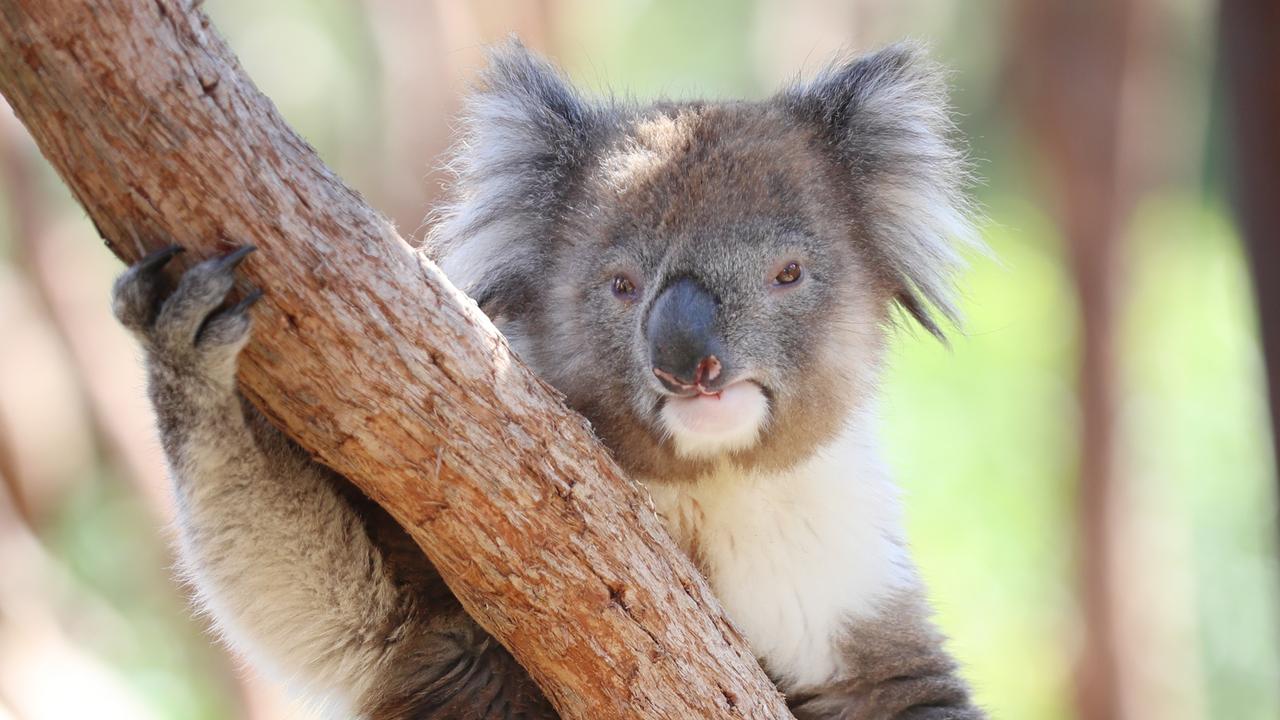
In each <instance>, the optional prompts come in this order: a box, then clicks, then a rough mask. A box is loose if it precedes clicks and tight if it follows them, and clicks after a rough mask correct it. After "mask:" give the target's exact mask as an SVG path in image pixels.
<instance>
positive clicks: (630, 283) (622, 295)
mask: <svg viewBox="0 0 1280 720" xmlns="http://www.w3.org/2000/svg"><path fill="white" fill-rule="evenodd" d="M638 294H639V291H638V290H637V289H636V283H635V281H634V280H632V279H631V278H629V277H627V276H626V275H614V276H613V296H614V297H616V298H618V299H619V300H627V301H631V300H635V299H636V296H637V295H638Z"/></svg>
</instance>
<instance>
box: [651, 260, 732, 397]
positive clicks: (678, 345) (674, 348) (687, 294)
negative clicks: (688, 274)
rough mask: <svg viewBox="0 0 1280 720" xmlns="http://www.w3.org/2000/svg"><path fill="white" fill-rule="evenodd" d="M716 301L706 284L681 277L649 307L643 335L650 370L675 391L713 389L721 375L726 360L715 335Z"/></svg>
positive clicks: (718, 339) (723, 373)
mask: <svg viewBox="0 0 1280 720" xmlns="http://www.w3.org/2000/svg"><path fill="white" fill-rule="evenodd" d="M717 305H718V303H717V302H716V299H715V297H714V296H712V294H711V293H710V292H708V291H707V290H706V288H704V287H702V286H701V285H699V284H698V283H697V282H695V281H694V280H692V279H690V278H681V279H679V280H676V281H675V282H674V283H672V284H671V285H669V286H667V289H666V290H663V291H662V294H661V295H659V296H658V299H657V300H655V301H654V302H653V306H652V307H651V308H649V317H648V318H647V320H646V324H645V335H646V337H647V339H648V341H649V361H650V363H651V364H652V365H653V374H654V375H656V376H657V377H658V379H659V380H661V381H662V383H663V385H665V386H666V387H667V389H669V390H671V391H673V392H679V393H688V392H691V391H697V389H698V388H699V387H701V389H703V390H712V389H714V388H716V387H718V386H719V384H720V382H719V381H720V380H721V379H722V378H724V376H725V372H724V366H723V364H722V363H724V361H725V357H724V352H723V348H722V346H721V342H720V338H719V336H718V335H717V334H716V309H717Z"/></svg>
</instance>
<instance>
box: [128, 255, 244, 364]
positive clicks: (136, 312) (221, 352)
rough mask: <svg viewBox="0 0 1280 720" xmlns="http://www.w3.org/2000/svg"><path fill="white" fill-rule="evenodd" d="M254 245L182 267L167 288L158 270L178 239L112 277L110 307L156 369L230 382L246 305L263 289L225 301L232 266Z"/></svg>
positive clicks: (231, 281) (169, 257) (241, 339)
mask: <svg viewBox="0 0 1280 720" xmlns="http://www.w3.org/2000/svg"><path fill="white" fill-rule="evenodd" d="M253 250H254V247H253V246H252V245H246V246H244V247H241V248H239V249H238V250H234V251H232V252H230V253H228V254H226V255H223V256H221V257H216V258H213V259H210V260H205V261H204V262H202V263H200V264H199V265H196V266H195V267H192V268H191V269H189V270H187V271H186V272H185V273H183V275H182V278H181V280H179V281H178V285H177V287H176V288H174V289H173V291H172V292H171V293H167V291H168V289H169V285H168V283H166V280H165V277H164V275H163V273H162V272H161V270H163V268H164V266H165V265H167V264H168V263H169V261H170V260H172V259H173V257H174V256H175V255H177V254H178V253H181V252H182V248H181V247H178V246H176V245H173V246H170V247H167V248H165V249H163V250H158V251H156V252H154V253H152V254H150V255H148V256H147V257H145V258H143V259H142V260H140V261H139V262H138V263H137V264H136V265H134V266H133V267H131V268H129V269H128V270H127V271H125V273H124V274H123V275H121V276H120V278H119V279H117V280H116V283H115V286H114V288H113V289H112V303H111V306H112V309H113V310H114V311H115V315H116V318H118V319H119V320H120V322H121V324H123V325H124V326H125V327H126V328H128V329H129V330H130V331H132V332H133V333H134V334H135V335H136V336H138V338H139V339H140V340H141V341H142V343H143V345H144V347H145V348H146V350H147V354H148V357H149V360H150V361H151V362H152V364H153V368H154V369H157V370H164V371H167V372H168V373H172V374H177V375H179V376H190V375H195V376H198V377H201V378H202V379H205V380H208V381H213V382H215V383H217V384H220V385H226V386H228V387H230V386H233V383H234V379H235V363H236V356H237V355H238V354H239V353H240V350H241V349H242V348H243V347H244V345H245V343H246V342H248V340H249V330H250V327H251V321H250V318H249V308H250V307H251V306H252V305H253V303H254V302H256V301H257V300H258V298H260V297H262V291H261V290H254V291H252V292H251V293H249V294H248V295H246V296H245V298H244V299H243V300H241V301H240V302H238V303H236V304H235V305H232V306H230V307H224V301H225V300H226V297H227V293H229V292H230V291H231V288H232V287H233V286H234V285H235V270H236V267H237V266H238V265H239V264H240V263H241V262H242V261H243V260H244V259H245V257H246V256H248V254H249V253H251V252H253ZM166 293H167V296H166Z"/></svg>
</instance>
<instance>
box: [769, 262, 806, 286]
mask: <svg viewBox="0 0 1280 720" xmlns="http://www.w3.org/2000/svg"><path fill="white" fill-rule="evenodd" d="M803 274H804V271H803V270H802V269H801V268H800V263H798V262H789V263H787V264H786V265H785V266H783V268H782V270H781V271H780V272H779V273H778V275H777V276H776V277H774V278H773V284H774V285H790V284H791V283H793V282H795V281H797V280H799V279H800V276H801V275H803Z"/></svg>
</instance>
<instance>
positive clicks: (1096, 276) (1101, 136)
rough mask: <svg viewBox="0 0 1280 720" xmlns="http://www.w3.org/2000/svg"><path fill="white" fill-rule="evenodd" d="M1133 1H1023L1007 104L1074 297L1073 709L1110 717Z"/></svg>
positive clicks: (1121, 710) (1116, 667)
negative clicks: (1038, 162) (1040, 176)
mask: <svg viewBox="0 0 1280 720" xmlns="http://www.w3.org/2000/svg"><path fill="white" fill-rule="evenodd" d="M1141 3H1142V0H1088V1H1086V2H1080V1H1078V0H1023V2H1021V3H1019V4H1017V5H1015V6H1014V8H1015V24H1014V28H1013V33H1012V37H1013V38H1014V43H1015V48H1014V52H1013V53H1012V54H1011V56H1010V57H1011V58H1012V62H1013V63H1014V65H1015V67H1014V81H1015V92H1016V100H1017V102H1018V109H1019V111H1020V114H1021V115H1022V118H1021V119H1022V121H1023V122H1024V124H1025V126H1026V130H1027V132H1028V133H1029V135H1030V137H1031V138H1032V139H1033V140H1034V141H1035V143H1036V146H1037V150H1038V151H1039V152H1040V154H1041V159H1042V160H1043V163H1044V172H1045V176H1046V180H1047V182H1048V186H1049V187H1048V197H1049V199H1050V200H1051V204H1052V207H1051V210H1052V211H1053V212H1054V214H1055V215H1056V219H1057V222H1058V227H1059V230H1060V232H1061V233H1062V238H1063V241H1064V243H1065V245H1066V257H1067V260H1068V268H1069V269H1070V272H1071V280H1072V284H1073V286H1074V290H1075V296H1076V300H1077V302H1078V304H1079V317H1080V341H1079V342H1080V355H1079V370H1078V373H1079V375H1078V380H1077V385H1076V393H1077V399H1078V403H1079V408H1080V451H1079V453H1080V454H1079V458H1080V467H1079V479H1078V490H1077V500H1076V502H1077V507H1076V513H1077V529H1078V573H1079V602H1080V613H1081V620H1082V628H1081V632H1082V637H1081V647H1080V654H1079V657H1078V658H1077V663H1076V687H1075V701H1076V713H1077V715H1078V716H1079V717H1080V718H1081V720H1120V719H1122V718H1126V717H1128V716H1127V715H1126V707H1128V706H1131V705H1132V703H1127V702H1126V689H1127V688H1126V683H1125V672H1124V670H1125V668H1124V667H1123V663H1122V659H1123V655H1124V653H1123V652H1122V650H1123V648H1121V647H1120V643H1121V637H1120V634H1119V624H1120V617H1119V615H1120V613H1119V599H1120V595H1121V588H1120V586H1119V585H1118V584H1117V577H1116V571H1115V566H1116V563H1117V560H1116V550H1117V548H1118V547H1119V545H1120V543H1121V542H1122V540H1121V537H1122V532H1123V530H1122V528H1121V527H1119V525H1118V523H1117V518H1116V517H1115V512H1116V511H1115V507H1116V499H1117V497H1118V496H1119V494H1120V492H1119V491H1120V483H1121V482H1122V480H1123V478H1120V477H1118V476H1117V475H1116V472H1115V460H1116V458H1115V452H1116V442H1115V441H1116V438H1115V435H1116V418H1115V414H1116V398H1115V394H1116V387H1115V386H1116V362H1115V351H1116V348H1115V332H1116V307H1117V299H1118V298H1117V288H1118V283H1119V279H1120V277H1121V272H1122V269H1121V268H1122V265H1123V262H1124V255H1123V253H1122V252H1121V251H1120V234H1121V231H1122V227H1123V224H1124V222H1125V220H1126V219H1127V217H1128V213H1129V210H1130V206H1131V204H1132V202H1133V199H1134V187H1133V181H1134V178H1135V172H1134V168H1133V167H1130V163H1129V161H1130V160H1131V158H1130V157H1128V156H1127V155H1126V151H1127V148H1126V147H1124V146H1123V143H1122V136H1123V129H1124V117H1123V115H1124V111H1125V103H1124V100H1125V90H1126V80H1127V78H1128V77H1129V74H1130V73H1131V71H1132V58H1131V57H1130V56H1131V54H1132V49H1133V48H1132V36H1133V34H1134V28H1135V22H1136V16H1137V14H1138V8H1139V6H1140V5H1141Z"/></svg>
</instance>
